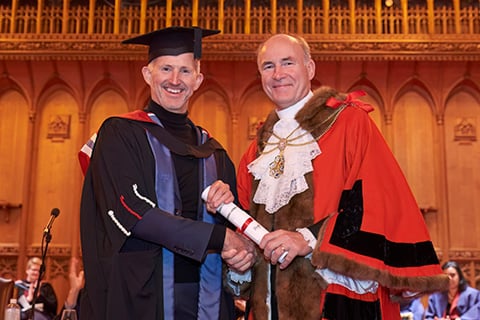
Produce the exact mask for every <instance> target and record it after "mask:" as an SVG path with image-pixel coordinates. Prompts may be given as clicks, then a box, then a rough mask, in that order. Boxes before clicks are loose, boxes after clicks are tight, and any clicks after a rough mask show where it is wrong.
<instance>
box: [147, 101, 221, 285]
mask: <svg viewBox="0 0 480 320" xmlns="http://www.w3.org/2000/svg"><path fill="white" fill-rule="evenodd" d="M147 111H148V112H153V113H155V115H156V116H157V117H158V119H159V120H160V122H161V123H162V125H163V127H164V128H165V129H166V130H167V131H168V132H169V133H170V134H171V135H172V136H174V137H175V138H177V139H178V140H179V141H180V142H183V143H185V144H190V145H198V139H199V138H198V137H197V133H196V129H195V127H194V125H193V123H192V122H191V121H190V120H189V119H188V113H173V112H170V111H168V110H166V109H164V108H163V107H161V106H159V105H158V104H156V103H155V102H153V101H150V103H149V104H148V106H147ZM172 160H173V163H174V167H175V174H176V176H177V183H178V187H179V191H180V197H181V199H182V206H183V207H182V208H181V210H182V212H181V216H182V217H184V218H189V219H192V220H197V214H198V208H199V201H200V198H199V195H200V190H199V185H200V184H199V177H200V176H199V175H200V173H199V163H200V162H199V160H198V159H196V158H194V157H192V156H180V155H177V154H175V153H173V152H172ZM225 232H226V229H225V227H224V226H221V225H215V227H214V229H213V232H212V235H211V237H210V241H209V245H208V248H209V249H210V250H214V251H217V252H219V251H221V249H222V248H223V241H224V238H225ZM199 266H200V263H199V262H197V261H194V260H192V259H189V258H187V257H184V256H179V255H176V256H175V270H176V272H175V282H198V281H199V272H198V268H199Z"/></svg>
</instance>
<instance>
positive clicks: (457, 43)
mask: <svg viewBox="0 0 480 320" xmlns="http://www.w3.org/2000/svg"><path fill="white" fill-rule="evenodd" d="M127 37H128V36H120V35H115V36H114V35H105V36H102V35H90V36H89V35H43V34H42V35H32V34H30V35H28V34H27V35H20V36H19V35H15V36H13V35H5V36H3V37H2V38H1V39H0V60H34V61H35V60H117V61H118V60H120V61H122V60H145V58H146V49H145V48H143V47H139V46H125V45H122V44H121V43H120V42H121V41H122V40H123V39H125V38H127ZM265 37H266V36H265V35H219V36H217V37H215V39H214V40H213V39H212V40H210V39H207V40H205V44H204V50H203V59H205V60H219V61H238V60H240V61H254V60H255V51H256V49H257V47H258V46H259V44H260V43H261V42H262V41H263V40H264V39H265ZM305 38H306V40H307V41H308V42H309V43H310V46H311V48H312V55H313V57H314V59H315V60H319V61H322V60H324V61H344V60H366V61H381V60H416V61H478V60H480V39H478V37H472V36H468V35H449V36H445V35H442V36H440V35H439V36H428V35H423V36H419V35H415V36H413V35H412V36H411V37H409V36H405V35H401V36H391V35H390V36H388V37H382V36H376V37H375V36H372V35H368V36H365V35H311V34H309V35H305ZM472 38H473V39H472ZM475 38H477V39H475Z"/></svg>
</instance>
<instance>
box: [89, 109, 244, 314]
mask: <svg viewBox="0 0 480 320" xmlns="http://www.w3.org/2000/svg"><path fill="white" fill-rule="evenodd" d="M149 122H150V123H149ZM151 122H152V121H151V120H150V119H149V117H148V116H147V114H146V113H145V112H143V111H136V112H133V113H132V114H127V115H123V116H122V117H113V118H110V119H107V120H106V121H105V122H104V123H103V125H102V126H101V128H100V130H99V132H98V136H97V138H96V142H95V146H94V148H93V153H92V156H91V160H90V163H89V166H88V169H87V170H86V175H85V181H84V187H83V194H82V202H81V242H82V250H83V261H84V268H85V280H86V284H85V289H86V293H85V294H84V295H83V296H82V301H81V309H82V319H88V320H113V319H114V320H132V319H136V320H137V319H138V320H142V319H144V320H154V319H155V320H157V319H164V311H165V310H164V299H163V296H164V294H169V295H170V294H172V293H171V290H172V289H171V288H163V280H162V279H163V273H164V272H165V270H163V267H162V263H163V262H162V249H164V248H166V249H168V250H169V251H171V252H173V254H175V255H182V256H185V257H188V258H190V259H192V260H194V261H198V263H203V261H204V260H205V258H206V256H207V252H206V249H207V244H208V242H209V239H210V237H211V235H212V232H213V231H212V225H211V224H208V223H203V222H200V221H193V220H190V219H185V218H181V217H180V215H181V213H182V212H181V206H180V205H179V206H177V207H176V209H175V210H174V212H165V211H163V210H161V209H159V208H158V206H155V207H153V208H152V206H153V205H154V204H156V203H158V201H159V199H157V195H156V192H155V190H156V187H159V186H160V188H161V187H162V184H163V186H165V187H167V186H168V185H170V184H171V183H172V181H171V179H172V177H165V176H163V177H162V176H161V175H158V172H161V170H160V169H159V168H158V167H157V166H158V163H157V162H156V161H155V158H154V156H153V153H152V149H151V143H152V141H154V140H155V138H154V139H153V140H149V138H147V134H146V132H147V130H146V129H145V128H146V127H145V123H149V124H148V126H156V124H153V123H151ZM150 139H151V137H150ZM173 144H174V145H175V144H181V143H180V142H179V141H175V140H174V141H173ZM222 153H223V154H222ZM221 154H222V155H221ZM215 159H216V160H217V161H216V165H217V168H216V171H217V178H218V179H221V180H223V181H224V182H226V183H229V184H230V188H231V190H234V191H235V171H234V168H233V164H232V163H231V161H230V159H229V158H228V157H227V156H226V154H225V151H224V150H216V151H215ZM218 159H223V161H218ZM171 165H172V166H173V164H171ZM173 180H176V179H175V178H173ZM169 181H170V182H169ZM198 182H199V191H200V192H201V191H202V190H203V189H202V186H203V185H202V183H203V181H202V178H201V177H199V179H198ZM175 183H176V181H174V182H173V185H175ZM176 188H178V186H177V187H176ZM174 189H175V187H174ZM235 194H236V193H235ZM175 198H176V201H177V200H178V198H179V194H178V190H177V191H176V192H175ZM198 199H199V200H198V201H199V209H200V208H202V207H204V206H203V205H202V203H201V200H200V199H201V198H200V194H198ZM152 203H153V205H152ZM177 205H178V203H177ZM200 211H201V210H200ZM146 214H155V215H156V216H157V217H158V219H162V223H161V227H160V228H159V229H158V230H156V232H158V234H162V235H163V236H162V238H163V239H165V243H163V244H158V243H154V242H150V241H145V240H142V239H140V238H137V237H135V235H134V233H132V231H133V229H134V227H135V225H136V223H137V222H138V221H139V220H140V219H142V217H143V216H145V215H146ZM218 276H219V277H221V275H220V274H219V275H218ZM220 281H221V279H220ZM221 299H222V301H221V311H220V312H221V313H222V314H223V313H224V311H225V310H226V309H230V308H232V307H233V304H232V303H231V299H229V298H228V297H226V296H224V295H223V294H222V295H221ZM232 310H233V309H232ZM170 312H171V310H170ZM226 313H228V311H227V312H226ZM213 318H214V317H213ZM222 319H225V318H222Z"/></svg>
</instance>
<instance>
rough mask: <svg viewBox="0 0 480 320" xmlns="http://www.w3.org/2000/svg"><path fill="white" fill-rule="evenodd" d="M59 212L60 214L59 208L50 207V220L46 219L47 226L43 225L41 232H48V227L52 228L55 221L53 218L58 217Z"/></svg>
mask: <svg viewBox="0 0 480 320" xmlns="http://www.w3.org/2000/svg"><path fill="white" fill-rule="evenodd" d="M59 214H60V210H59V209H58V208H53V209H52V212H51V213H50V220H48V224H47V226H46V227H45V229H43V233H50V229H51V228H52V225H53V221H55V218H56V217H58V215H59Z"/></svg>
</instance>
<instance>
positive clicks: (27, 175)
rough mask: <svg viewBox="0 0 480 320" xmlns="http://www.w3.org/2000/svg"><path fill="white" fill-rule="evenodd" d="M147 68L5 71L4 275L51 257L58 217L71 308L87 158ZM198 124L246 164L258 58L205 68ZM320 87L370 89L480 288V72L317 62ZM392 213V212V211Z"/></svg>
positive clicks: (76, 65)
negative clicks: (83, 150) (84, 152)
mask: <svg viewBox="0 0 480 320" xmlns="http://www.w3.org/2000/svg"><path fill="white" fill-rule="evenodd" d="M141 66H142V63H141V62H139V61H113V62H111V61H101V60H100V61H68V60H66V61H64V60H62V61H57V60H53V61H46V60H45V61H29V60H4V61H2V62H1V63H0V267H1V268H0V275H2V276H5V277H12V278H21V277H24V275H25V272H24V270H25V263H26V260H27V259H28V257H30V256H33V255H39V254H40V246H41V241H42V234H43V228H44V227H45V224H46V223H47V221H48V219H49V216H50V212H51V210H52V208H59V209H60V212H61V213H60V215H59V217H58V219H57V220H56V221H55V224H54V226H53V228H52V241H51V243H50V246H49V251H48V259H47V273H46V278H47V280H48V281H50V282H52V283H53V285H54V287H55V289H56V291H57V294H58V296H59V301H60V304H61V303H62V301H63V299H64V297H65V295H66V293H67V290H68V278H67V271H68V261H69V258H70V257H71V256H79V255H80V254H81V250H80V245H79V223H78V221H79V203H80V194H81V188H82V174H81V171H80V167H79V165H78V162H77V152H78V150H79V149H80V147H81V146H82V145H83V143H84V142H85V141H86V140H87V139H88V137H89V136H90V135H91V134H92V133H93V132H95V131H96V129H97V128H98V126H99V125H100V123H101V122H102V120H103V119H105V118H106V117H108V116H109V115H113V114H118V113H123V112H126V111H129V110H134V109H138V108H142V107H143V106H144V104H145V102H146V100H147V99H148V92H149V91H148V89H147V88H146V86H145V84H144V82H143V79H142V78H141V73H140V69H141ZM202 70H203V73H204V74H205V78H206V80H205V82H204V84H203V85H202V87H201V88H200V90H199V91H198V92H197V93H196V95H195V96H194V99H192V101H191V102H192V103H191V106H190V114H191V118H192V119H193V120H194V121H196V122H197V123H198V124H200V125H202V126H204V127H205V128H207V129H208V130H209V131H210V132H211V133H212V134H213V135H214V136H216V137H217V139H218V140H219V141H220V142H222V143H223V144H224V145H225V146H226V148H227V149H228V151H229V153H230V155H231V157H232V158H233V159H234V161H235V163H238V161H239V159H240V157H241V155H242V152H243V150H245V149H246V147H247V145H248V144H249V143H250V142H251V138H250V135H251V134H252V133H254V131H255V126H256V124H257V123H258V122H259V121H261V120H262V119H263V118H264V117H265V115H266V114H267V113H268V112H269V111H270V110H271V107H272V106H271V103H270V102H269V101H268V100H267V98H266V96H265V95H264V94H263V92H262V89H261V85H260V81H259V77H258V73H257V70H256V66H255V63H254V62H253V61H215V60H208V61H204V62H202ZM316 70H317V71H316V77H315V79H314V81H313V83H314V86H315V87H318V86H320V85H329V86H333V87H335V88H337V89H339V90H341V91H351V90H357V89H362V90H364V91H366V92H367V93H368V97H366V98H365V99H364V100H366V101H368V102H370V103H372V104H373V105H374V106H375V109H376V110H375V111H374V112H373V113H372V114H371V116H372V117H373V119H374V120H375V122H376V123H377V125H378V127H379V128H380V129H381V131H382V132H383V134H384V136H385V138H386V140H387V142H388V143H389V145H390V146H391V148H392V150H393V152H394V154H395V155H396V157H397V159H398V161H399V163H400V165H401V167H402V169H403V170H404V172H405V175H406V177H407V179H408V181H409V183H410V185H411V188H412V191H413V192H414V194H415V196H416V197H417V200H418V203H419V205H420V207H421V208H422V211H423V212H424V217H425V220H426V222H427V226H428V228H429V231H430V233H431V236H432V239H433V241H434V244H435V247H436V249H437V251H438V254H439V256H440V258H441V260H442V261H445V260H447V259H455V260H458V261H459V262H461V263H462V265H463V266H464V270H465V272H466V275H467V277H468V278H469V280H470V282H471V284H472V285H474V286H477V287H480V279H479V275H480V214H479V201H480V200H479V197H478V195H479V192H480V170H479V169H480V146H479V142H478V141H477V140H478V138H477V130H476V128H477V127H478V125H480V88H479V83H480V63H479V62H468V61H467V62H462V61H448V62H447V61H368V62H361V61H318V62H317V69H316ZM386 214H388V212H386Z"/></svg>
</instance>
